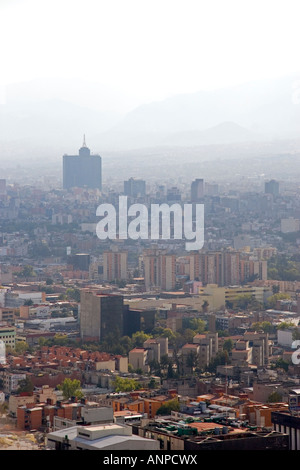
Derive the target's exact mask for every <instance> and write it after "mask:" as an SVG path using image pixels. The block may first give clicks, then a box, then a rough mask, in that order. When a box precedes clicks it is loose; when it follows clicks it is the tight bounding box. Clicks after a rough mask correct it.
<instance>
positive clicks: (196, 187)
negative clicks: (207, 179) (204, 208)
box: [191, 178, 204, 202]
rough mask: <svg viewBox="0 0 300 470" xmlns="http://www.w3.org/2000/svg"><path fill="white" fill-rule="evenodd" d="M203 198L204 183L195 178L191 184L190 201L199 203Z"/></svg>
mask: <svg viewBox="0 0 300 470" xmlns="http://www.w3.org/2000/svg"><path fill="white" fill-rule="evenodd" d="M203 196H204V181H203V179H200V178H197V179H195V180H194V181H193V182H192V184H191V201H192V202H199V201H201V199H202V198H203Z"/></svg>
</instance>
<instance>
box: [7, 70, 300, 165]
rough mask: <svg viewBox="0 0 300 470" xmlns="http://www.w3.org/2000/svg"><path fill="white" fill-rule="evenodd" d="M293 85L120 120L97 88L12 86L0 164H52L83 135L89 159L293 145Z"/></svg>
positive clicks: (172, 102) (205, 98)
mask: <svg viewBox="0 0 300 470" xmlns="http://www.w3.org/2000/svg"><path fill="white" fill-rule="evenodd" d="M294 84H295V79H294V78H293V77H285V78H280V79H274V80H260V81H256V82H249V83H244V84H242V85H239V86H235V87H231V88H224V89H218V90H214V91H199V92H197V93H187V94H181V95H175V96H172V97H170V98H167V99H165V100H161V101H156V102H152V103H149V104H144V105H142V106H138V107H136V108H134V109H133V110H132V111H130V112H127V113H126V114H124V113H122V112H121V111H120V112H118V111H117V102H118V100H120V102H121V97H120V96H119V95H118V94H117V93H116V94H114V92H113V91H112V90H105V89H102V88H101V85H99V84H97V85H96V84H92V85H91V84H89V83H84V82H83V83H76V84H75V85H76V86H75V85H74V83H73V82H71V81H70V83H69V82H68V81H64V82H63V83H60V81H59V80H56V82H55V83H54V84H53V83H52V82H51V80H50V81H48V82H47V81H46V82H44V81H42V82H40V81H37V82H36V83H28V84H26V83H25V84H21V85H13V86H12V87H11V88H10V89H9V93H8V99H7V102H6V104H4V105H0V157H1V158H3V157H4V158H10V157H12V158H14V156H18V157H20V158H23V157H22V155H23V156H24V158H27V156H28V155H30V156H31V157H35V156H38V155H40V156H41V157H43V156H44V157H45V158H49V155H50V154H51V155H53V158H55V157H56V155H57V156H59V157H60V156H61V152H65V153H73V152H74V151H77V149H78V148H79V146H80V144H81V140H82V136H83V134H84V133H85V134H86V136H87V144H88V145H89V147H90V148H91V151H92V152H95V153H100V154H101V152H102V151H115V150H116V151H122V150H130V149H139V148H145V147H147V148H151V147H152V148H153V147H159V146H175V147H176V146H177V147H183V146H187V147H189V146H200V145H213V144H234V143H243V142H245V143H247V142H258V141H268V140H280V139H281V140H282V139H295V138H299V136H300V104H299V103H298V104H297V103H296V102H295V100H293V93H295V89H294V88H293V85H294ZM125 101H126V99H125V98H124V101H123V104H124V103H125ZM298 101H299V100H298ZM93 103H94V104H93ZM120 106H121V105H120ZM121 107H122V106H121ZM123 110H124V106H123Z"/></svg>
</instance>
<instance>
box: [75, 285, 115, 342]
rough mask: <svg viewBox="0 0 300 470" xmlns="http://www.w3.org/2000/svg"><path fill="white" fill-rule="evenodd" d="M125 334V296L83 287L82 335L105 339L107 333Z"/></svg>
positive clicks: (81, 298)
mask: <svg viewBox="0 0 300 470" xmlns="http://www.w3.org/2000/svg"><path fill="white" fill-rule="evenodd" d="M113 333H116V334H117V333H119V334H120V335H121V336H122V335H123V297H122V296H121V295H109V294H101V293H98V292H97V291H93V290H89V289H82V290H81V297H80V337H81V339H82V340H90V341H92V340H93V341H103V340H104V339H105V338H106V337H107V335H109V334H113Z"/></svg>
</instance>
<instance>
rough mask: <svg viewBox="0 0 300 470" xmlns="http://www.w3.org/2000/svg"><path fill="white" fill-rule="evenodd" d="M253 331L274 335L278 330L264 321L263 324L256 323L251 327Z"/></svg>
mask: <svg viewBox="0 0 300 470" xmlns="http://www.w3.org/2000/svg"><path fill="white" fill-rule="evenodd" d="M251 330H253V331H259V330H262V331H263V332H264V333H274V332H275V331H276V328H275V326H274V325H272V323H271V322H269V321H262V322H254V323H252V325H251Z"/></svg>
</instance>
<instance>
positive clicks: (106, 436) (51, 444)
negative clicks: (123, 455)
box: [47, 423, 159, 451]
mask: <svg viewBox="0 0 300 470" xmlns="http://www.w3.org/2000/svg"><path fill="white" fill-rule="evenodd" d="M47 448H48V449H50V450H111V451H115V450H133V451H137V450H144V451H147V450H150V451H151V450H153V451H155V450H158V449H159V443H158V442H157V441H155V440H154V439H147V438H143V437H139V436H136V435H133V434H132V428H131V426H126V425H123V424H116V423H110V424H105V425H93V426H73V427H70V428H67V429H63V430H61V431H56V432H52V433H49V434H48V435H47Z"/></svg>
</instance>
